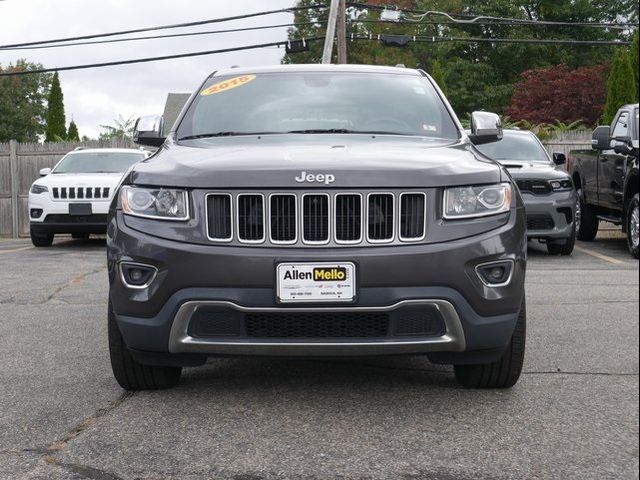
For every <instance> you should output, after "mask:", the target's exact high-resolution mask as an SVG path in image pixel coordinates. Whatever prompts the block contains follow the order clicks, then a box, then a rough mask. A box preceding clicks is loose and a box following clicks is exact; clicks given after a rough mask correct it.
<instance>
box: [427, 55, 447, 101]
mask: <svg viewBox="0 0 640 480" xmlns="http://www.w3.org/2000/svg"><path fill="white" fill-rule="evenodd" d="M431 76H432V77H433V80H434V81H435V82H436V83H437V84H438V86H439V87H440V90H442V92H443V93H444V94H445V95H447V84H446V82H445V81H444V72H443V71H442V64H441V63H440V61H439V60H434V61H433V66H432V67H431Z"/></svg>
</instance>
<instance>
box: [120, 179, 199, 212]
mask: <svg viewBox="0 0 640 480" xmlns="http://www.w3.org/2000/svg"><path fill="white" fill-rule="evenodd" d="M120 203H121V204H122V211H123V212H124V213H126V214H128V215H133V216H136V217H144V218H156V219H159V220H188V219H189V202H188V199H187V192H185V191H184V190H175V189H171V188H138V187H129V186H125V187H122V189H121V190H120Z"/></svg>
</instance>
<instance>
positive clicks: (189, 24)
mask: <svg viewBox="0 0 640 480" xmlns="http://www.w3.org/2000/svg"><path fill="white" fill-rule="evenodd" d="M320 8H326V7H325V6H315V7H290V8H281V9H279V10H268V11H264V12H255V13H247V14H244V15H236V16H233V17H223V18H213V19H209V20H200V21H197V22H187V23H174V24H171V25H161V26H157V27H146V28H136V29H132V30H122V31H119V32H107V33H96V34H92V35H82V36H79V37H67V38H56V39H53V40H39V41H37V42H27V43H14V44H10V45H0V50H2V49H8V48H13V47H29V46H33V45H45V44H49V43H64V42H72V41H76V40H90V39H93V38H102V37H115V36H119V35H128V34H131V33H143V32H151V31H155V30H168V29H173V28H184V27H195V26H199V25H209V24H212V23H222V22H230V21H233V20H243V19H246V18H255V17H262V16H265V15H274V14H277V13H291V12H297V11H300V10H314V9H320Z"/></svg>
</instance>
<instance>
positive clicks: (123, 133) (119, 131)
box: [100, 115, 135, 140]
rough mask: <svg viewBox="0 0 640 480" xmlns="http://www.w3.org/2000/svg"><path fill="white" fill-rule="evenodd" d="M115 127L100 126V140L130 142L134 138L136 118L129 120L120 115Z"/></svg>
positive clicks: (115, 121)
mask: <svg viewBox="0 0 640 480" xmlns="http://www.w3.org/2000/svg"><path fill="white" fill-rule="evenodd" d="M113 122H114V125H100V128H102V130H103V131H102V133H100V140H112V139H120V140H129V139H132V138H133V127H134V126H135V118H134V117H129V118H127V119H125V118H123V117H122V115H119V116H118V118H117V119H115V120H114V121H113Z"/></svg>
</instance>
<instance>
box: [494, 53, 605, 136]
mask: <svg viewBox="0 0 640 480" xmlns="http://www.w3.org/2000/svg"><path fill="white" fill-rule="evenodd" d="M608 71H609V65H596V66H591V67H581V68H578V69H576V70H569V69H568V68H567V66H566V65H559V66H557V67H550V68H537V69H533V70H527V71H526V72H523V73H522V74H521V77H522V81H521V82H519V83H517V84H516V85H515V93H514V95H513V98H512V99H511V105H510V106H509V107H507V109H506V110H505V113H506V114H507V115H509V117H510V118H511V119H512V120H526V121H528V122H531V123H554V122H556V121H560V122H563V123H572V122H575V121H578V120H581V121H582V122H583V123H585V124H586V125H588V126H592V125H595V124H597V123H598V120H599V119H600V117H601V116H602V112H603V111H604V105H605V102H606V100H607V74H608Z"/></svg>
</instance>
